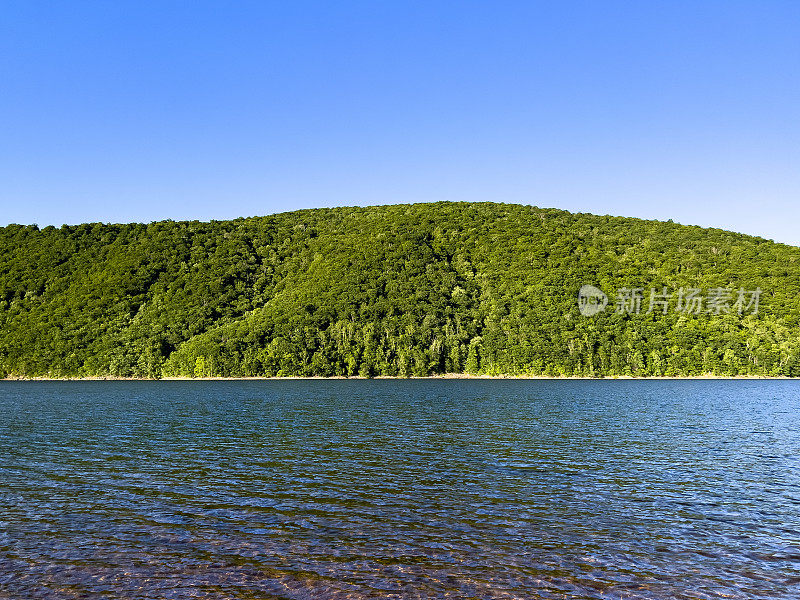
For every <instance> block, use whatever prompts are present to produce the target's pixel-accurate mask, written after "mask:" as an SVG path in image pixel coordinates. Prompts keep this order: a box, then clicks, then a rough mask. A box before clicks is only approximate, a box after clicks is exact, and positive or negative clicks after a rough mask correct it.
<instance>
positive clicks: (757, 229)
mask: <svg viewBox="0 0 800 600" xmlns="http://www.w3.org/2000/svg"><path fill="white" fill-rule="evenodd" d="M436 200H467V201H479V200H490V201H501V202H515V203H524V204H535V205H537V206H547V207H558V208H564V209H567V210H571V211H584V212H593V213H599V214H616V215H626V216H639V217H645V218H658V219H669V218H672V219H673V220H675V221H678V222H681V223H690V224H699V225H704V226H716V227H722V228H726V229H733V230H737V231H742V232H745V233H751V234H756V235H762V236H764V237H768V238H772V239H776V240H778V241H783V242H786V243H793V244H800V229H799V228H798V225H800V218H798V214H799V213H800V2H797V1H796V0H791V1H786V2H777V1H765V0H753V1H752V2H737V1H730V0H728V1H723V0H719V1H715V2H711V1H708V2H703V1H700V0H692V1H687V2H681V1H677V0H670V1H657V0H653V1H649V0H644V1H630V2H615V1H611V0H604V1H587V2H570V1H562V0H552V1H549V2H534V1H526V2H502V1H497V2H493V1H488V0H487V1H486V2H453V1H448V2H436V1H430V0H429V1H425V2H405V1H404V2H400V1H397V2H372V1H370V2H367V1H365V2H346V1H339V2H306V1H302V0H301V1H297V0H291V1H282V2H266V1H259V2H245V1H239V0H237V1H236V2H228V1H222V0H221V1H219V2H203V1H200V0H188V1H185V2H178V1H162V2H143V1H140V0H137V1H136V2H128V1H122V0H107V1H101V0H97V1H93V2H82V1H79V0H68V1H61V2H55V1H53V2H41V1H37V0H18V1H8V2H3V3H2V5H0V209H1V210H0V224H6V223H12V222H17V223H38V224H39V225H41V226H44V225H47V224H55V225H60V224H62V223H79V222H84V221H102V222H127V221H151V220H156V219H165V218H172V219H176V220H178V219H202V220H207V219H212V218H215V219H226V218H232V217H237V216H248V215H261V214H269V213H274V212H281V211H285V210H294V209H297V208H307V207H317V206H337V205H353V204H359V205H367V204H389V203H400V202H426V201H436Z"/></svg>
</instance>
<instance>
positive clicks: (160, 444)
mask: <svg viewBox="0 0 800 600" xmlns="http://www.w3.org/2000/svg"><path fill="white" fill-rule="evenodd" d="M101 597H108V598H154V599H155V598H314V599H316V598H593V599H597V598H659V599H664V598H800V383H798V382H794V381H737V382H733V381H506V380H500V381H476V380H433V381H431V380H411V381H389V380H377V381H343V380H336V381H247V382H240V381H230V382H207V381H203V382H199V381H198V382H192V381H189V382H175V381H164V382H2V383H0V598H3V599H5V598H101Z"/></svg>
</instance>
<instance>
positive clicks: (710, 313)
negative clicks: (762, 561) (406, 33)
mask: <svg viewBox="0 0 800 600" xmlns="http://www.w3.org/2000/svg"><path fill="white" fill-rule="evenodd" d="M588 284H591V285H594V286H596V287H597V288H599V289H600V290H602V291H603V292H605V293H606V294H607V296H608V304H607V306H606V307H605V310H602V311H599V312H598V313H597V314H595V315H593V316H585V315H584V314H582V312H581V311H580V310H579V303H578V294H579V290H580V289H581V287H582V286H584V285H588ZM651 288H652V289H654V290H656V292H657V293H656V294H652V293H651V292H652V290H651ZM665 288H666V289H665ZM681 288H683V289H681ZM638 289H641V292H639V291H635V290H638ZM756 290H761V291H760V294H758V293H756ZM651 296H652V297H651ZM598 298H600V297H598ZM756 301H757V302H758V304H757V305H756ZM598 302H600V303H601V304H598V305H595V306H597V307H599V306H601V305H602V298H600V299H598ZM589 306H591V305H589ZM651 309H652V310H651ZM665 313H666V314H665ZM799 321H800V248H796V247H792V246H785V245H781V244H776V243H773V242H770V241H767V240H763V239H760V238H754V237H749V236H745V235H740V234H736V233H731V232H727V231H722V230H718V229H703V228H700V227H688V226H683V225H677V224H674V223H663V222H657V221H644V220H639V219H629V218H618V217H607V216H594V215H589V214H570V213H568V212H564V211H560V210H554V209H540V208H535V207H530V206H518V205H510V204H492V203H475V204H468V203H436V204H415V205H398V206H377V207H369V208H334V209H314V210H302V211H297V212H291V213H284V214H278V215H272V216H267V217H256V218H242V219H236V220H233V221H212V222H210V223H201V222H197V221H186V222H173V221H164V222H158V223H151V224H147V225H144V224H129V225H105V224H86V225H79V226H64V227H61V228H55V227H46V228H44V229H39V228H38V227H36V226H20V225H9V226H8V227H4V228H0V375H2V376H10V377H33V376H51V377H59V376H63V377H67V376H99V375H115V376H139V377H162V376H173V375H175V376H177V375H182V376H187V375H188V376H258V375H267V376H271V375H361V376H377V375H399V376H407V375H428V374H436V373H448V372H450V373H452V372H468V373H480V374H494V375H497V374H510V375H521V374H534V375H538V374H544V375H589V376H601V375H634V376H647V375H699V374H706V373H708V374H718V375H729V374H731V375H790V376H800V335H799V333H800V330H798V322H799Z"/></svg>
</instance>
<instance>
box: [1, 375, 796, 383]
mask: <svg viewBox="0 0 800 600" xmlns="http://www.w3.org/2000/svg"><path fill="white" fill-rule="evenodd" d="M461 379H469V380H485V381H502V380H509V381H615V380H616V381H619V380H625V381H693V380H731V381H760V380H785V381H799V380H800V377H787V376H780V375H711V374H705V375H687V376H684V375H681V376H666V375H661V376H648V377H636V376H632V375H615V376H603V377H584V376H563V377H562V376H551V375H469V374H466V373H444V374H442V375H425V376H411V377H399V376H391V375H379V376H376V377H359V376H353V377H346V376H344V375H334V376H331V377H325V376H320V375H311V376H286V377H161V378H158V379H152V378H147V377H115V376H113V375H108V376H93V377H4V378H0V382H2V381H32V382H33V381H371V380H384V381H408V380H461Z"/></svg>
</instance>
